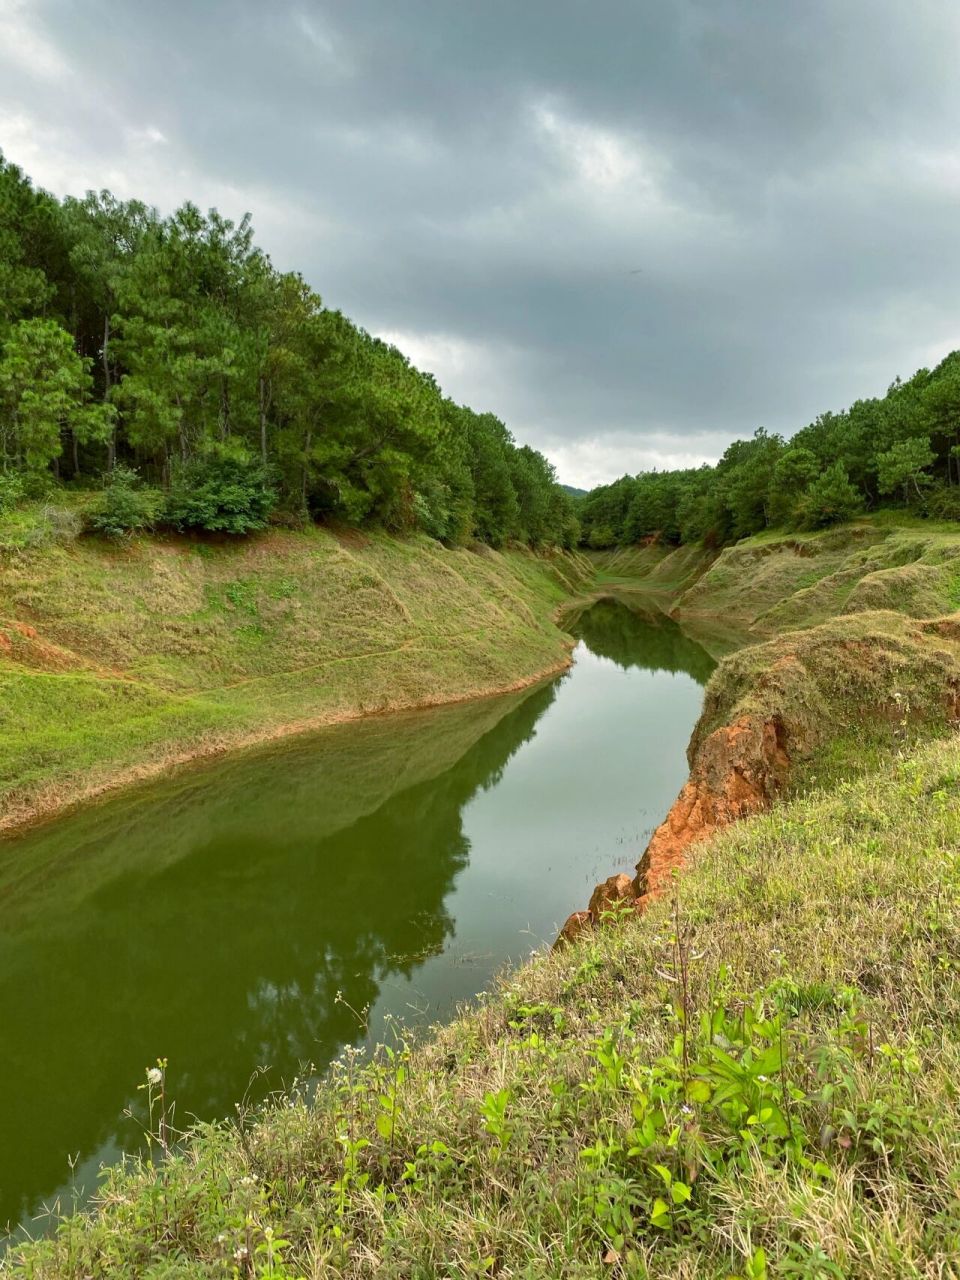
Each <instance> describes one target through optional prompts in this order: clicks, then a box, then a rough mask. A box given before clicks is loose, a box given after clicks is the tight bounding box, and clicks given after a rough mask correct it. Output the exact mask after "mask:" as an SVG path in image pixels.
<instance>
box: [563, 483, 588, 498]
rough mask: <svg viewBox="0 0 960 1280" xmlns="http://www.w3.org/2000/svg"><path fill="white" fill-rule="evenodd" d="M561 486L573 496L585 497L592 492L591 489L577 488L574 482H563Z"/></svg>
mask: <svg viewBox="0 0 960 1280" xmlns="http://www.w3.org/2000/svg"><path fill="white" fill-rule="evenodd" d="M560 488H561V489H562V490H563V492H564V493H569V495H570V497H571V498H585V497H586V496H587V494H588V493H589V492H590V490H589V489H575V488H574V487H573V485H572V484H562V485H561V486H560Z"/></svg>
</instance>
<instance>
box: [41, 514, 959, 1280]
mask: <svg viewBox="0 0 960 1280" xmlns="http://www.w3.org/2000/svg"><path fill="white" fill-rule="evenodd" d="M602 569H603V573H604V575H605V579H606V583H607V585H609V586H610V589H611V590H616V591H617V592H619V591H621V590H623V589H624V588H629V587H633V588H635V587H636V584H635V582H634V581H633V580H632V575H633V574H634V573H636V572H642V573H643V574H644V575H645V577H646V583H645V584H644V589H645V590H647V591H648V592H649V591H650V590H651V589H652V592H653V594H654V595H655V597H656V599H657V600H658V601H659V602H661V604H666V605H670V604H671V603H673V602H674V601H676V600H677V598H678V597H679V604H680V613H681V615H683V614H687V616H695V615H696V614H698V613H699V614H703V615H707V614H709V613H711V611H712V612H716V613H722V614H723V615H724V617H725V618H727V619H735V620H737V622H738V623H739V624H740V625H741V626H747V627H753V628H754V632H755V637H754V638H763V636H765V635H775V638H774V639H772V640H770V641H769V642H768V643H766V644H763V645H761V646H758V647H756V648H753V649H749V650H744V651H741V652H740V653H739V654H737V655H734V656H733V657H731V658H729V659H727V660H726V662H725V663H723V664H721V667H720V668H719V669H718V672H717V675H716V676H715V678H714V682H713V683H712V684H711V696H712V699H713V701H712V703H711V702H710V701H708V720H707V721H705V722H704V724H705V727H707V728H708V727H709V716H710V715H711V714H715V715H716V714H720V711H721V709H724V710H729V709H730V708H733V710H734V712H735V711H736V710H737V709H738V708H739V709H743V708H744V707H746V708H748V709H749V707H751V706H753V705H754V703H757V705H759V706H761V709H762V710H764V711H766V710H768V709H769V708H768V703H769V704H770V705H771V706H772V705H773V703H776V704H777V708H776V709H777V710H778V713H780V714H785V715H787V716H792V717H793V721H794V722H795V723H796V725H797V726H798V732H799V731H800V730H801V729H802V728H803V726H804V725H806V726H807V728H808V729H809V731H810V734H811V741H815V742H816V743H817V744H818V748H819V754H820V755H821V756H823V757H825V758H826V759H827V761H828V766H829V767H827V768H826V769H825V770H823V771H822V773H823V774H824V775H825V776H827V777H828V778H829V780H830V781H831V790H830V791H821V790H811V791H808V792H807V793H806V794H803V795H799V796H797V797H795V799H794V800H792V801H791V802H790V803H787V804H784V805H781V806H779V807H777V808H776V809H775V810H774V811H773V812H771V813H768V814H766V815H763V816H761V817H757V818H753V819H750V820H749V821H746V822H743V823H740V824H737V825H736V826H734V827H732V828H728V829H727V830H726V832H724V833H723V834H721V835H719V836H717V837H714V838H713V839H712V840H710V841H709V842H707V843H705V844H701V845H699V846H697V847H696V852H695V857H694V865H693V867H692V869H691V870H690V871H689V872H688V873H687V874H686V875H685V876H684V877H683V878H682V879H681V880H680V881H678V883H677V895H676V901H675V902H673V901H669V900H663V901H661V902H659V903H657V904H655V905H654V906H653V907H652V908H651V909H650V911H649V913H648V914H647V915H646V916H645V917H644V918H643V919H642V920H641V921H640V922H639V923H635V922H633V921H631V922H630V924H629V926H625V927H621V928H611V929H608V930H603V931H601V932H600V933H598V934H596V935H593V936H592V937H590V938H588V939H586V940H584V941H581V942H580V943H578V944H577V945H576V946H575V947H572V948H570V949H569V950H567V951H565V952H564V953H562V954H560V955H556V956H549V957H541V958H539V959H537V960H535V961H534V962H533V963H531V964H530V965H528V966H525V967H524V968H523V969H522V970H520V971H519V972H518V973H517V974H515V975H514V976H513V977H511V978H510V979H509V980H508V981H507V983H506V984H505V986H504V987H503V988H502V989H501V990H499V991H498V992H497V993H495V994H494V995H493V996H491V997H490V998H489V999H488V1000H487V1001H485V1002H484V1004H483V1005H482V1006H481V1008H480V1009H479V1010H478V1011H476V1012H474V1013H471V1014H468V1015H466V1016H465V1017H464V1018H463V1019H462V1020H461V1021H459V1022H458V1023H456V1024H455V1025H454V1026H452V1027H450V1028H448V1029H446V1030H444V1031H441V1032H440V1033H439V1035H438V1037H437V1038H436V1040H434V1041H433V1042H431V1043H430V1044H428V1045H425V1046H424V1047H422V1048H420V1049H417V1050H415V1051H413V1052H412V1053H411V1052H410V1051H408V1050H407V1049H406V1048H405V1047H403V1046H398V1047H397V1049H396V1050H395V1051H394V1052H393V1054H392V1056H391V1055H390V1054H385V1055H384V1057H383V1059H382V1060H380V1061H378V1062H375V1063H373V1064H368V1065H366V1066H361V1065H358V1064H356V1063H352V1062H347V1063H346V1064H344V1066H343V1068H342V1070H341V1071H339V1072H337V1073H334V1075H333V1077H332V1078H331V1079H330V1080H329V1081H328V1082H327V1083H326V1084H325V1085H324V1086H323V1087H322V1089H321V1091H320V1094H319V1096H318V1098H317V1100H316V1106H315V1107H313V1108H312V1109H311V1108H308V1107H306V1106H305V1105H304V1104H303V1101H302V1100H300V1099H297V1098H293V1099H286V1100H284V1101H282V1102H281V1103H280V1104H278V1106H277V1107H276V1108H275V1109H274V1110H272V1111H270V1112H268V1113H266V1114H265V1115H263V1116H261V1117H259V1118H258V1119H257V1120H256V1121H255V1122H254V1123H253V1124H252V1126H251V1127H250V1128H249V1129H248V1130H247V1131H246V1132H244V1133H242V1134H241V1133H240V1132H239V1131H238V1130H237V1129H236V1128H234V1127H225V1128H219V1129H207V1130H204V1131H203V1132H202V1134H201V1135H199V1136H195V1137H193V1138H192V1139H190V1140H189V1141H188V1143H187V1145H186V1148H185V1150H184V1152H183V1154H182V1155H178V1156H177V1157H175V1158H174V1159H173V1160H171V1161H170V1162H169V1163H168V1164H167V1165H165V1166H164V1167H163V1169H162V1170H160V1171H158V1170H155V1169H153V1168H151V1167H141V1168H139V1169H133V1170H132V1172H130V1173H129V1175H123V1174H121V1173H114V1174H113V1175H112V1180H111V1182H110V1184H109V1185H108V1188H107V1191H106V1193H105V1206H104V1210H103V1212H102V1213H101V1215H100V1216H99V1217H98V1218H97V1219H96V1220H94V1221H93V1222H85V1221H83V1220H77V1221H73V1222H70V1223H68V1224H66V1225H65V1226H64V1228H63V1229H62V1232H61V1235H60V1237H59V1239H58V1240H57V1241H56V1242H53V1243H47V1244H44V1245H41V1246H40V1247H39V1248H38V1249H37V1250H36V1251H32V1252H28V1254H27V1255H26V1257H25V1258H24V1259H22V1266H21V1268H20V1269H21V1272H22V1274H24V1275H29V1276H33V1277H37V1278H40V1277H43V1280H46V1277H48V1276H50V1277H52V1276H64V1277H72V1276H77V1277H79V1276H83V1275H88V1274H89V1275H104V1276H112V1275H117V1276H120V1275H132V1274H140V1275H144V1276H151V1277H160V1276H170V1275H177V1276H180V1275H190V1276H207V1275H209V1276H229V1275H239V1276H246V1275H250V1276H253V1275H264V1276H266V1275H273V1276H275V1277H279V1276H287V1275H290V1276H293V1275H296V1276H327V1275H329V1276H334V1275H358V1276H359V1275H364V1276H365V1275H369V1276H373V1275H378V1276H396V1277H401V1276H403V1277H408V1276H411V1277H433V1276H445V1275H451V1276H452V1275H478V1276H479V1275H503V1276H508V1275H523V1276H530V1277H539V1276H543V1277H547V1276H551V1277H552V1276H557V1275H564V1276H578V1275H583V1276H588V1275H589V1276H594V1275H629V1276H650V1277H653V1276H657V1277H661V1276H662V1277H677V1280H681V1278H683V1280H693V1278H694V1277H707V1278H708V1280H712V1278H714V1277H716V1280H720V1278H721V1277H730V1276H745V1277H746V1276H749V1277H752V1280H760V1277H764V1276H767V1275H771V1276H772V1275H777V1276H794V1277H795V1276H803V1277H810V1278H811V1280H814V1278H815V1280H820V1278H821V1277H822V1278H824V1280H826V1278H827V1277H844V1276H849V1277H855V1276H864V1277H867V1276H870V1277H881V1278H885V1277H890V1280H893V1277H900V1276H918V1277H919V1276H946V1277H949V1276H960V1266H958V1264H957V1263H956V1261H955V1259H956V1257H957V1256H958V1253H960V1208H958V1205H960V1200H958V1187H960V1181H958V1177H960V1175H958V1173H957V1170H958V1168H960V1146H958V1139H957V1134H958V1133H960V1100H958V1098H960V1095H958V1091H957V1088H956V1084H955V1082H956V1079H957V1076H958V1071H960V1034H958V1031H957V1028H958V1026H960V999H958V997H957V984H956V980H955V970H956V967H957V965H958V964H960V866H958V864H957V853H956V851H957V848H958V847H960V803H958V799H960V740H958V739H957V737H956V735H953V736H951V737H950V738H948V739H946V740H943V741H939V742H931V743H927V744H926V745H921V746H917V745H915V744H913V743H911V742H910V739H909V737H908V734H909V727H908V726H907V724H906V721H905V717H904V716H903V715H902V714H901V713H902V710H903V708H902V706H901V703H902V702H903V700H904V694H903V692H902V690H901V686H902V688H903V690H906V700H907V701H908V702H909V701H910V700H911V699H915V700H916V701H917V704H918V710H919V711H920V712H923V710H924V706H923V705H921V704H926V703H928V702H931V701H935V700H937V699H940V698H942V697H943V695H944V693H945V690H946V686H947V685H949V684H950V683H951V682H952V681H953V680H954V677H955V675H956V667H957V661H958V659H957V653H956V647H957V622H956V620H951V621H948V622H946V623H942V624H939V625H938V626H935V627H931V626H926V625H921V624H919V623H914V622H911V621H910V620H909V619H910V618H917V617H924V616H926V617H930V616H932V615H944V614H949V613H952V612H953V611H954V610H955V609H956V607H957V589H956V588H957V570H958V569H960V538H957V536H956V535H955V534H951V533H949V532H948V531H947V530H945V529H936V528H930V527H929V526H925V527H923V528H922V529H903V528H900V529H898V528H890V527H883V526H878V525H876V524H870V523H866V522H865V523H864V524H862V525H859V526H857V527H855V528H854V529H852V530H839V531H833V532H831V533H827V534H820V535H811V536H810V537H809V538H808V537H804V538H799V539H798V538H791V539H784V538H776V537H769V538H760V539H752V540H750V541H749V542H748V543H744V544H740V545H739V546H738V547H736V548H732V549H730V550H729V551H727V552H724V553H723V555H721V556H720V557H718V558H717V559H716V560H715V561H713V562H712V563H710V562H709V561H707V560H706V558H703V559H701V560H700V561H699V562H698V563H694V557H692V556H691V553H690V552H689V551H688V550H686V549H684V550H682V551H681V552H678V553H672V554H669V555H665V554H664V553H663V552H660V551H657V550H656V549H648V550H644V551H641V552H636V553H628V554H626V555H624V556H621V557H620V558H619V559H618V560H617V561H614V562H611V561H609V560H608V561H606V562H604V563H603V564H602ZM878 605H879V606H882V607H881V608H880V609H879V610H878ZM847 615H849V616H847ZM903 615H906V617H904V616H903ZM782 627H794V628H800V630H799V631H796V632H794V633H790V632H789V631H788V632H786V633H785V634H775V633H777V632H778V631H780V630H781V628H782ZM805 664H809V667H808V675H809V677H810V679H802V678H801V676H802V675H803V670H804V667H805ZM852 678H855V679H856V680H857V681H859V682H860V683H861V684H862V685H863V690H862V692H863V693H864V696H868V695H869V700H870V702H871V707H872V709H873V711H874V712H877V713H879V720H878V723H880V724H881V726H882V722H883V718H884V717H883V711H884V706H885V705H886V706H888V707H889V709H890V712H891V714H890V715H888V716H887V721H888V724H887V730H886V731H885V732H878V733H877V734H876V735H875V736H876V741H873V739H872V738H871V740H870V743H869V746H870V750H869V751H864V745H865V739H866V735H865V734H864V732H863V726H862V725H860V724H859V723H858V719H857V714H856V711H857V706H856V705H855V704H856V701H857V699H855V698H854V693H855V692H856V690H855V689H853V688H852V686H851V685H850V680H851V679H852ZM896 693H901V698H900V700H897V699H896V698H895V697H894V695H895V694H896ZM771 699H772V701H771ZM848 703H850V705H847V704H848ZM711 706H712V707H713V711H712V712H711ZM841 712H842V714H840V713H841ZM941 727H942V725H941ZM838 730H840V731H841V734H840V736H841V737H842V734H843V733H844V732H845V733H846V734H847V738H848V744H847V749H846V750H844V751H838V750H837V749H836V743H837V742H838V741H839V740H840V738H839V737H838ZM850 748H852V750H851V749H850ZM857 753H859V758H858V759H857V758H855V757H856V755H857ZM853 764H856V765H857V767H858V770H859V775H860V776H858V777H857V778H856V780H855V781H847V782H845V781H842V775H843V774H844V773H846V772H848V771H849V770H850V768H851V766H852V765H853ZM811 781H816V774H815V771H814V773H813V774H808V775H807V777H806V778H805V784H806V785H808V786H809V785H810V784H811ZM638 852H639V851H638ZM571 905H575V904H571ZM278 1238H280V1239H282V1240H285V1241H286V1242H287V1243H286V1245H284V1246H282V1247H278V1246H275V1245H274V1243H273V1242H274V1241H276V1240H277V1239H278ZM244 1250H247V1251H248V1253H244Z"/></svg>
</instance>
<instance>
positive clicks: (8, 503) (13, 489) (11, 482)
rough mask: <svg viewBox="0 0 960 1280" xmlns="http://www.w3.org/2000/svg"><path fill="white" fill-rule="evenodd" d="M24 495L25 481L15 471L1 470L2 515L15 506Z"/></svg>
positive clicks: (0, 499) (0, 495)
mask: <svg viewBox="0 0 960 1280" xmlns="http://www.w3.org/2000/svg"><path fill="white" fill-rule="evenodd" d="M22 497H23V481H22V480H21V478H20V477H19V476H18V475H17V473H16V472H15V471H3V472H0V515H3V514H4V513H5V512H7V511H12V510H13V508H14V507H15V506H16V505H17V503H18V502H19V501H20V500H21V498H22Z"/></svg>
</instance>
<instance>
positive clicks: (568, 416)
mask: <svg viewBox="0 0 960 1280" xmlns="http://www.w3.org/2000/svg"><path fill="white" fill-rule="evenodd" d="M958 38H960V9H958V8H957V6H955V5H953V4H952V3H948V2H947V0H918V2H917V3H916V4H914V5H911V6H909V7H906V6H903V5H902V4H900V3H899V0H846V2H845V3H844V4H843V5H837V4H835V3H833V2H832V0H809V3H806V4H804V5H802V6H780V5H763V6H758V5H756V4H755V3H753V0H670V2H669V3H663V4H649V5H637V4H636V3H635V2H634V0H602V3H598V4H595V5H591V6H586V5H583V4H582V3H581V2H580V0H525V2H524V3H523V4H522V5H517V4H516V3H515V2H514V0H485V2H484V3H483V4H476V5H451V4H449V3H447V0H408V3H405V4H404V5H402V6H400V5H396V4H395V3H393V0H367V2H366V3H364V4H363V5H341V4H335V3H333V2H332V0H312V2H310V3H307V2H305V0H300V2H298V3H293V4H291V3H285V2H281V3H278V4H277V5H275V6H272V7H271V8H270V10H269V12H268V11H267V10H265V9H264V8H263V7H262V6H261V5H258V4H255V3H253V0H240V2H239V3H234V4H230V5H227V4H226V3H225V0H211V3H209V4H206V5H202V6H198V5H193V4H189V3H187V2H186V0H168V3H166V4H164V5H161V6H158V5H154V4H149V3H147V0H131V2H130V3H128V4H124V5H120V6H117V5H110V4H107V3H106V0H86V3H85V4H84V5H83V6H77V5H75V4H72V3H70V2H69V0H34V3H32V4H30V5H26V4H22V3H13V2H12V0H0V71H2V73H3V74H2V75H0V145H2V146H3V147H4V149H5V151H6V152H7V153H8V154H9V155H10V157H11V158H12V159H14V160H16V161H18V162H19V163H22V164H23V165H24V166H25V167H26V168H27V169H28V170H29V171H31V172H32V173H33V174H34V175H35V176H36V178H37V179H38V180H39V181H40V182H41V183H42V184H44V185H47V186H49V187H51V188H52V189H54V190H56V191H58V192H63V191H67V190H70V191H80V190H82V189H84V188H85V187H89V186H93V187H100V186H104V185H108V186H111V187H113V188H114V189H116V190H117V191H118V193H119V194H121V195H133V194H137V195H140V196H142V197H143V198H145V199H147V200H149V201H151V202H153V203H156V204H158V205H159V206H160V207H162V208H170V207H172V206H173V205H174V204H176V203H177V202H179V201H181V200H183V199H186V198H192V199H194V200H195V201H197V202H198V203H200V204H201V205H205V204H211V203H216V204H217V205H218V206H220V207H221V208H222V210H223V212H224V213H226V214H228V215H230V216H233V217H238V216H239V215H240V214H242V213H243V212H244V211H245V210H246V209H250V210H251V212H252V213H253V215H254V220H255V224H256V226H257V229H258V235H259V239H260V240H261V242H262V243H263V244H264V247H265V248H266V249H267V250H268V251H269V252H270V253H271V255H272V256H273V258H274V260H275V261H276V262H277V263H278V265H280V266H282V267H290V268H298V269H300V270H301V271H303V273H304V274H305V276H306V277H307V279H308V280H309V281H310V282H311V283H312V284H313V285H314V286H315V287H316V288H317V289H318V291H319V292H320V293H321V294H322V295H323V297H324V298H325V300H326V301H327V302H328V303H330V304H331V305H333V306H337V307H340V308H342V309H343V310H345V311H346V312H347V313H348V314H350V315H351V316H353V317H354V318H355V319H356V320H357V321H358V322H359V323H361V324H363V325H364V326H365V327H366V328H368V329H370V330H371V331H373V332H376V333H380V334H386V335H391V340H393V341H396V342H397V345H399V346H400V347H401V348H402V349H403V350H405V351H407V352H408V353H409V354H410V355H411V357H412V358H413V359H414V360H415V361H416V362H417V363H422V364H424V365H425V366H427V367H430V368H432V369H433V370H434V372H436V373H437V375H438V377H439V379H440V381H441V384H442V385H443V386H444V388H445V390H447V392H448V393H449V394H451V395H453V396H454V397H455V398H457V399H460V400H464V401H467V402H469V403H472V404H475V405H476V406H477V407H478V408H482V409H493V410H494V411H496V412H497V413H499V415H500V416H501V417H503V418H504V419H505V420H506V421H507V422H508V424H509V425H510V426H511V428H512V429H513V431H514V433H515V434H516V435H517V436H518V437H520V438H521V439H525V440H529V441H530V442H531V443H533V444H535V445H537V447H540V448H543V449H544V450H545V451H546V452H548V454H549V455H550V456H551V457H552V458H553V459H554V461H555V462H557V464H558V465H559V466H560V468H561V471H562V474H563V476H564V479H566V480H568V481H569V482H570V483H586V482H587V481H588V480H589V481H590V482H593V481H595V480H599V479H611V478H614V477H615V476H616V475H618V474H621V473H622V472H623V471H625V470H629V471H635V470H637V469H639V468H641V467H644V466H650V465H661V466H663V465H670V464H672V462H673V461H675V462H677V463H678V464H682V465H687V464H688V463H691V462H692V463H696V462H699V461H700V460H701V459H702V458H704V457H706V458H713V457H716V456H717V455H718V454H719V453H720V452H721V451H722V449H723V447H724V445H725V444H726V443H727V442H728V441H729V440H730V439H731V438H732V437H733V436H735V435H746V434H749V433H751V432H752V431H753V430H754V429H755V428H756V427H757V426H760V425H763V426H766V427H767V428H768V429H771V430H781V431H784V432H787V433H789V432H790V431H792V430H794V429H796V428H798V427H800V426H802V425H804V424H805V423H806V422H808V421H809V420H810V419H812V418H813V417H814V416H815V414H816V413H817V412H819V411H821V410H823V409H826V408H831V407H833V408H836V407H839V406H841V405H843V404H845V403H848V402H849V401H850V400H852V399H854V398H856V397H858V396H861V395H867V394H872V393H877V392H882V391H883V390H884V388H885V387H886V385H887V384H888V383H889V382H890V380H891V379H892V378H893V377H894V376H895V375H896V374H898V373H900V374H909V373H910V372H912V370H913V369H914V368H915V367H917V366H918V365H920V364H923V363H930V362H931V360H932V358H933V356H932V354H931V353H936V352H941V351H944V350H946V349H949V347H950V346H951V345H952V344H953V342H954V340H955V339H956V338H957V337H958V336H960V335H958V331H957V325H956V320H955V298H956V296H957V293H958V286H960V242H958V238H957V236H956V230H955V226H956V208H957V203H956V202H957V193H958V188H960V147H958V144H957V142H956V139H957V137H960V83H958V78H957V77H956V75H955V50H956V48H957V44H958Z"/></svg>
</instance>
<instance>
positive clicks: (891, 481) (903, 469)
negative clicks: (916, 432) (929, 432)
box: [877, 437, 934, 500]
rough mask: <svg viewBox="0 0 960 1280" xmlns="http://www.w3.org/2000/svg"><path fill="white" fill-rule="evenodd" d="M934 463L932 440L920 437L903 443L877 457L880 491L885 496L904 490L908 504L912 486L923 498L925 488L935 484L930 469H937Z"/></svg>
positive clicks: (899, 442) (898, 442) (892, 446)
mask: <svg viewBox="0 0 960 1280" xmlns="http://www.w3.org/2000/svg"><path fill="white" fill-rule="evenodd" d="M933 461H934V455H933V450H932V449H931V448H930V442H929V440H924V439H921V438H920V437H914V438H913V439H910V440H899V441H897V443H896V444H894V445H891V446H890V448H889V449H887V450H886V451H885V452H884V453H880V454H878V455H877V488H878V489H879V491H880V492H881V493H893V492H894V491H895V490H896V489H900V488H902V489H903V492H904V500H908V499H909V495H910V487H911V485H912V486H913V488H914V490H915V491H916V494H917V497H920V494H921V485H923V486H926V485H928V484H930V483H931V477H930V476H929V475H928V474H927V468H928V467H930V466H932V465H933Z"/></svg>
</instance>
